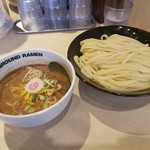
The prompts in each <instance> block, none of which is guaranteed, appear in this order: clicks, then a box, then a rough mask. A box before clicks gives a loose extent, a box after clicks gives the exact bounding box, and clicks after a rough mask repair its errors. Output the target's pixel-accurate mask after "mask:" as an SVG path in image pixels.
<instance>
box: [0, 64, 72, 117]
mask: <svg viewBox="0 0 150 150" xmlns="http://www.w3.org/2000/svg"><path fill="white" fill-rule="evenodd" d="M30 67H32V68H34V69H38V70H40V71H42V73H43V74H42V75H41V76H40V79H41V80H42V81H44V79H54V80H56V81H57V85H58V84H59V85H61V89H59V90H57V91H56V92H54V93H53V95H51V96H48V95H47V93H46V92H45V93H42V94H35V93H34V94H33V93H32V94H31V93H30V96H31V95H33V96H32V98H33V99H34V100H33V102H34V104H33V105H32V106H31V105H29V104H28V103H27V102H26V101H25V98H24V96H20V93H21V91H20V88H21V87H22V85H23V86H24V85H25V84H27V83H28V82H29V81H27V79H26V78H25V75H26V74H27V73H28V72H29V68H30ZM69 87H70V79H69V77H68V75H66V74H64V73H62V72H61V70H58V69H57V68H55V69H53V70H50V69H49V68H48V66H47V65H41V64H38V65H28V66H24V67H21V68H19V69H17V70H15V71H13V72H11V73H9V74H8V75H6V76H5V77H4V78H3V79H2V80H1V82H0V93H1V95H0V113H4V114H11V115H24V114H29V113H34V112H37V111H40V110H42V109H45V108H47V107H50V106H51V105H53V104H54V103H56V102H57V101H59V100H60V99H61V98H62V97H63V96H64V95H65V93H66V92H67V91H68V89H69ZM53 88H55V87H53ZM18 89H19V90H18ZM22 89H24V88H23V87H22ZM40 95H43V96H44V97H45V99H44V100H40V98H39V97H40ZM51 97H55V99H54V98H51ZM48 99H50V100H49V101H52V100H54V102H53V103H46V100H48ZM49 101H48V102H49ZM45 104H46V106H45V107H44V105H45ZM28 106H29V107H30V111H29V110H28V111H27V110H26V108H27V107H28Z"/></svg>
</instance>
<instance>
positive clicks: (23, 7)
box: [18, 0, 46, 31]
mask: <svg viewBox="0 0 150 150" xmlns="http://www.w3.org/2000/svg"><path fill="white" fill-rule="evenodd" d="M18 9H19V14H20V17H21V20H22V24H23V27H24V29H26V30H27V31H41V30H43V29H45V28H46V26H45V20H44V13H43V10H42V6H41V3H40V0H19V1H18Z"/></svg>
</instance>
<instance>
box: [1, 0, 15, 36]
mask: <svg viewBox="0 0 150 150" xmlns="http://www.w3.org/2000/svg"><path fill="white" fill-rule="evenodd" d="M12 27H13V21H12V19H11V17H10V15H9V12H8V8H7V4H6V1H5V0H1V1H0V37H3V36H5V35H6V34H7V33H8V32H9V31H10V30H11V28H12Z"/></svg>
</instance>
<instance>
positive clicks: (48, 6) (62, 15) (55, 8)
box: [43, 0, 68, 29]
mask: <svg viewBox="0 0 150 150" xmlns="http://www.w3.org/2000/svg"><path fill="white" fill-rule="evenodd" d="M43 3H44V4H43V8H44V15H45V21H46V25H47V27H48V28H49V29H64V28H68V17H67V0H44V2H43Z"/></svg>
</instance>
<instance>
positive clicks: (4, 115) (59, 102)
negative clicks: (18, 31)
mask: <svg viewBox="0 0 150 150" xmlns="http://www.w3.org/2000/svg"><path fill="white" fill-rule="evenodd" d="M33 50H36V51H40V52H49V53H50V54H54V55H57V56H59V57H60V58H62V59H63V60H64V61H65V63H67V64H68V65H69V67H67V68H70V70H71V72H72V73H71V85H70V87H69V89H68V91H67V92H66V93H65V95H64V96H63V97H62V98H61V99H60V100H59V101H58V102H57V103H55V104H54V105H52V106H50V107H48V108H46V109H43V110H40V111H37V112H35V113H31V114H25V115H10V114H4V113H1V112H0V116H1V117H5V118H11V119H19V118H28V117H33V116H38V115H39V114H44V113H46V112H48V111H49V110H51V109H54V108H56V107H58V105H61V103H63V101H64V100H65V99H66V97H67V96H68V95H69V93H70V92H72V90H73V88H74V85H75V78H76V76H75V70H74V67H73V65H72V64H71V62H70V61H69V60H68V59H67V58H66V57H64V56H63V55H62V54H60V53H58V52H56V51H53V50H48V49H39V48H33V49H22V50H19V51H13V52H10V53H8V54H6V55H5V56H2V57H1V58H0V61H1V60H3V59H5V58H8V57H10V56H11V55H14V54H20V53H22V52H28V51H33Z"/></svg>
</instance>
